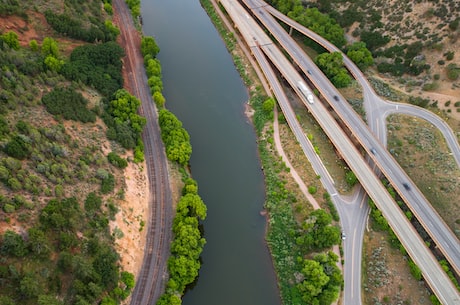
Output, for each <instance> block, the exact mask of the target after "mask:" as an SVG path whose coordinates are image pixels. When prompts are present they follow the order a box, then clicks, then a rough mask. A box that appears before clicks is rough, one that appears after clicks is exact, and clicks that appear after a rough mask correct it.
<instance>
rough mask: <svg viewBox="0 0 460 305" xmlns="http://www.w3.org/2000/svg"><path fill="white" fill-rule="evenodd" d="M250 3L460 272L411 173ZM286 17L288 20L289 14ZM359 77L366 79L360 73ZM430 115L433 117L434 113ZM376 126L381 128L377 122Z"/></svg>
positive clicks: (457, 250) (448, 235) (252, 2)
mask: <svg viewBox="0 0 460 305" xmlns="http://www.w3.org/2000/svg"><path fill="white" fill-rule="evenodd" d="M247 5H248V6H249V7H251V8H253V9H252V11H253V13H254V15H255V16H256V17H257V18H259V19H260V20H261V21H262V22H263V24H264V25H265V27H266V28H267V29H268V30H269V31H270V33H271V34H272V35H273V36H274V37H275V39H277V40H278V42H279V43H280V44H281V45H282V46H283V48H284V50H286V51H287V52H288V53H289V55H290V56H291V57H292V58H293V60H294V61H295V62H296V63H297V64H298V65H299V67H300V68H301V69H302V70H303V71H304V73H305V75H306V76H308V77H309V78H310V80H311V81H312V83H313V84H314V85H315V87H316V88H317V89H318V90H319V91H320V92H321V94H322V95H323V96H324V97H326V99H327V100H328V101H329V104H330V105H331V106H332V107H333V108H334V110H335V112H336V113H337V114H338V115H339V116H340V117H341V119H342V121H343V122H344V123H345V124H346V125H347V126H348V128H349V130H350V131H351V132H352V133H353V135H354V136H355V137H356V138H357V139H358V140H359V141H360V142H361V144H362V145H363V147H364V148H365V149H366V151H367V152H368V154H369V155H370V156H371V158H372V159H373V161H374V162H375V164H376V165H377V166H378V167H379V169H380V170H381V171H382V172H383V173H384V175H385V176H386V177H387V178H388V179H389V180H390V182H392V184H393V186H394V188H395V189H396V190H397V191H398V193H399V194H400V195H401V197H402V198H403V199H405V202H406V203H407V205H408V207H409V208H410V209H411V211H412V212H413V213H414V215H415V216H416V217H417V219H418V220H419V222H420V223H421V224H422V226H423V227H424V228H425V230H426V231H427V232H428V234H429V235H430V236H431V238H432V239H433V240H434V241H435V242H436V244H437V246H438V248H439V249H440V250H441V251H442V252H443V254H444V255H445V257H446V258H447V260H448V261H449V262H450V264H451V265H452V267H453V268H454V270H455V271H456V272H457V273H459V274H460V243H459V241H458V239H457V237H456V236H455V234H454V233H453V232H452V231H451V230H450V228H449V227H448V226H447V225H446V224H445V222H444V221H443V220H442V218H441V217H440V216H439V214H438V213H437V212H436V210H434V208H433V207H432V205H431V204H430V202H429V201H428V200H427V199H426V198H425V196H424V195H423V194H422V192H421V191H420V190H419V189H418V188H417V187H416V186H415V184H414V183H412V181H411V179H410V178H409V176H408V175H407V174H406V173H405V172H404V170H402V168H401V167H400V166H399V164H398V163H397V162H396V160H394V158H393V157H392V156H391V154H390V153H389V152H388V151H387V150H386V149H385V147H384V145H381V144H380V143H381V141H379V140H378V139H376V138H375V137H374V136H373V134H372V132H371V131H370V130H369V127H368V126H367V125H366V124H365V123H364V121H362V120H361V118H360V117H359V116H358V115H357V113H356V112H355V111H354V110H353V109H352V108H351V106H350V105H349V104H348V103H347V102H346V101H345V100H344V99H343V97H341V95H340V93H339V92H338V91H337V90H336V88H335V87H334V86H333V85H332V84H331V83H330V81H329V80H328V79H327V77H325V76H324V74H323V73H321V71H319V69H317V67H316V66H315V64H314V63H313V62H312V60H311V59H310V58H309V57H308V56H307V55H306V54H305V53H304V52H303V51H302V49H301V48H300V47H299V46H298V45H297V44H296V43H295V42H294V40H293V39H292V38H291V37H290V36H289V35H288V33H286V31H285V30H284V29H283V28H282V27H281V26H280V25H279V24H278V23H277V22H276V21H275V20H274V18H273V17H272V16H271V15H270V14H267V13H266V10H265V9H264V8H265V7H266V5H265V4H264V3H263V2H262V1H261V0H247ZM284 19H286V17H285V18H284ZM320 41H321V44H322V45H326V44H327V42H325V40H324V39H321V40H320ZM351 69H352V71H355V72H354V73H353V74H354V75H361V73H360V72H359V69H357V68H356V67H355V66H354V67H352V68H351ZM358 78H361V79H364V78H363V77H360V76H359V77H358ZM366 83H367V82H366ZM364 92H366V95H367V96H368V100H371V101H372V100H380V99H378V98H377V97H376V95H375V93H374V91H373V90H372V88H371V87H370V85H369V84H368V83H367V86H366V87H364ZM398 108H401V109H403V110H406V111H408V112H410V113H411V112H414V108H415V107H411V106H409V105H404V104H401V105H400V106H398ZM418 110H419V111H418V112H417V113H419V114H420V115H424V116H425V117H428V116H427V114H428V113H429V112H428V111H426V110H425V111H423V110H422V109H421V108H419V109H418ZM371 114H375V112H374V111H371ZM431 117H434V115H432V116H431ZM371 122H372V123H377V122H382V123H384V122H385V120H382V119H381V118H380V117H377V119H373V118H371ZM440 125H441V124H440ZM376 127H378V125H377V126H376ZM440 127H442V128H443V130H449V128H448V125H447V124H442V125H441V126H440ZM383 129H384V128H380V130H383ZM449 134H450V133H449ZM447 140H448V143H450V146H451V147H452V149H453V150H454V151H455V149H456V148H457V149H458V143H457V142H456V140H455V139H454V138H453V134H451V137H449V138H447ZM449 141H450V142H449ZM455 144H457V145H455Z"/></svg>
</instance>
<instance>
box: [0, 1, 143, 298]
mask: <svg viewBox="0 0 460 305" xmlns="http://www.w3.org/2000/svg"><path fill="white" fill-rule="evenodd" d="M111 13H112V7H111V3H110V1H105V2H101V1H97V0H86V1H62V0H53V1H16V0H7V1H0V15H1V18H2V21H3V22H2V24H3V26H2V27H1V28H0V29H1V32H0V35H1V36H0V287H1V289H0V304H2V305H4V304H51V305H53V304H118V303H119V302H120V301H121V300H123V299H125V298H126V297H127V296H128V295H129V294H130V292H131V290H132V289H133V287H134V276H133V274H131V273H129V272H126V271H123V270H122V269H121V266H120V263H119V259H120V256H119V254H118V253H117V251H116V250H115V247H114V242H115V239H116V238H119V237H120V235H122V234H123V232H121V231H117V230H111V229H110V228H109V224H110V222H112V221H114V220H115V215H116V214H117V212H118V210H119V203H120V202H121V201H123V198H124V192H125V191H126V184H125V181H124V177H123V169H124V168H125V167H126V166H127V165H128V163H130V162H132V161H133V160H134V161H136V162H140V161H142V160H143V153H142V148H143V145H142V141H141V140H140V133H141V130H142V128H143V126H144V124H145V119H144V118H143V117H141V116H139V115H137V108H138V107H139V104H140V102H139V101H138V100H137V99H136V98H135V97H133V96H131V95H130V94H129V93H128V92H127V91H125V90H124V89H122V88H123V78H122V75H121V68H122V62H121V58H122V57H123V56H124V51H123V49H122V48H121V47H120V46H119V45H118V44H117V43H116V42H115V39H116V37H117V35H118V33H119V31H118V29H117V28H116V27H115V26H114V25H113V24H112V22H111ZM133 149H135V150H136V154H135V155H133Z"/></svg>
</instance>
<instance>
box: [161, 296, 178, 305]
mask: <svg viewBox="0 0 460 305" xmlns="http://www.w3.org/2000/svg"><path fill="white" fill-rule="evenodd" d="M181 304H182V300H181V299H180V297H178V296H177V295H175V294H163V295H162V296H161V297H160V298H159V299H158V301H157V303H156V305H181Z"/></svg>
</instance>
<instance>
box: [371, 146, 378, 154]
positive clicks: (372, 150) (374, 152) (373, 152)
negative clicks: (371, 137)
mask: <svg viewBox="0 0 460 305" xmlns="http://www.w3.org/2000/svg"><path fill="white" fill-rule="evenodd" d="M371 153H372V154H374V155H375V154H376V153H377V151H376V150H375V148H374V147H372V148H371Z"/></svg>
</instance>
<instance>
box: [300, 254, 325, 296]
mask: <svg viewBox="0 0 460 305" xmlns="http://www.w3.org/2000/svg"><path fill="white" fill-rule="evenodd" d="M301 272H302V274H303V276H304V277H305V279H304V280H303V281H302V282H300V283H299V284H297V289H299V291H300V292H301V293H302V296H301V297H302V300H303V301H304V302H306V304H311V305H319V299H318V295H320V294H321V292H323V289H324V287H325V286H326V284H327V283H328V282H329V277H328V276H327V275H326V273H324V269H323V267H322V266H321V264H320V263H319V262H317V261H314V260H308V259H306V260H304V261H303V266H302V270H301Z"/></svg>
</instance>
